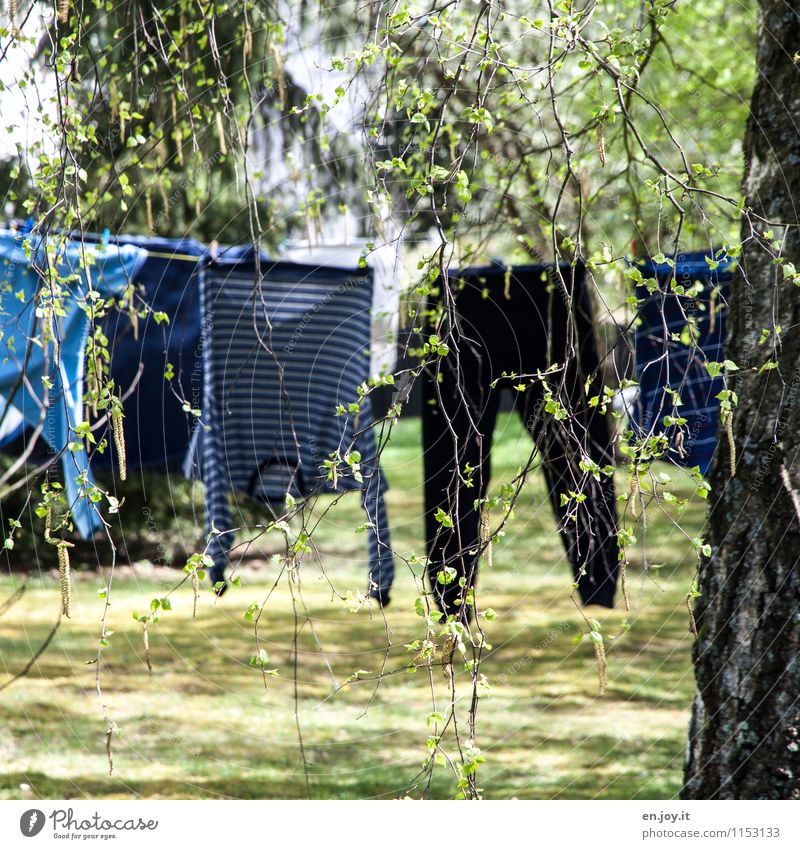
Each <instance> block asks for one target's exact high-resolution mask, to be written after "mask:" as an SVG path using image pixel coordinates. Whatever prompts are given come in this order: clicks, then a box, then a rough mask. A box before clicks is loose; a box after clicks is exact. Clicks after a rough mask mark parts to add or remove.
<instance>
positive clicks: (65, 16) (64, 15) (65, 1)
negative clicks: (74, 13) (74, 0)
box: [58, 0, 69, 24]
mask: <svg viewBox="0 0 800 849" xmlns="http://www.w3.org/2000/svg"><path fill="white" fill-rule="evenodd" d="M68 20H69V0H58V22H59V23H60V24H65V23H66V22H67V21H68Z"/></svg>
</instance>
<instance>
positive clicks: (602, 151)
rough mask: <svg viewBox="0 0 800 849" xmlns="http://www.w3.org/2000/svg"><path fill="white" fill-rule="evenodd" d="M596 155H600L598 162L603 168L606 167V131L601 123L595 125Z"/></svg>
mask: <svg viewBox="0 0 800 849" xmlns="http://www.w3.org/2000/svg"><path fill="white" fill-rule="evenodd" d="M597 155H598V156H599V157H600V164H601V165H602V166H603V168H605V167H606V133H605V130H604V129H603V125H602V123H600V124H598V125H597Z"/></svg>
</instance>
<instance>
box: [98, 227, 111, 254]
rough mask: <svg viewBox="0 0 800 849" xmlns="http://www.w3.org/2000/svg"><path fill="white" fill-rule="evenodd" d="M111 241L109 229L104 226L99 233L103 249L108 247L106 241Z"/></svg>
mask: <svg viewBox="0 0 800 849" xmlns="http://www.w3.org/2000/svg"><path fill="white" fill-rule="evenodd" d="M110 241H111V229H110V228H109V227H106V228H105V230H103V232H102V234H101V235H100V246H101V247H102V249H103V250H105V249H106V248H107V247H108V243H109V242H110Z"/></svg>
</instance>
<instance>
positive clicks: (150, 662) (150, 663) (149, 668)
mask: <svg viewBox="0 0 800 849" xmlns="http://www.w3.org/2000/svg"><path fill="white" fill-rule="evenodd" d="M142 641H143V643H144V659H145V662H146V663H147V671H148V672H149V673H150V674H151V675H152V674H153V659H152V657H151V656H150V635H149V634H148V633H147V622H143V623H142Z"/></svg>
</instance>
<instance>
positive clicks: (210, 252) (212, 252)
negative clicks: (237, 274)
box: [208, 239, 219, 262]
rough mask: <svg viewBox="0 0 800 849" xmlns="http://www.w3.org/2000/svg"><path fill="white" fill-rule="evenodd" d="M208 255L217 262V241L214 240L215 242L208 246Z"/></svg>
mask: <svg viewBox="0 0 800 849" xmlns="http://www.w3.org/2000/svg"><path fill="white" fill-rule="evenodd" d="M208 255H209V256H210V257H211V259H212V260H213V261H214V262H216V259H217V256H218V255H219V242H218V241H217V240H216V239H214V241H213V242H211V244H210V245H209V246H208Z"/></svg>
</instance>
